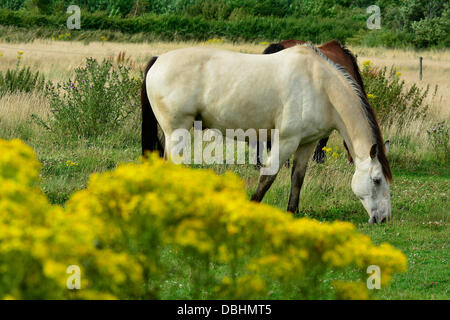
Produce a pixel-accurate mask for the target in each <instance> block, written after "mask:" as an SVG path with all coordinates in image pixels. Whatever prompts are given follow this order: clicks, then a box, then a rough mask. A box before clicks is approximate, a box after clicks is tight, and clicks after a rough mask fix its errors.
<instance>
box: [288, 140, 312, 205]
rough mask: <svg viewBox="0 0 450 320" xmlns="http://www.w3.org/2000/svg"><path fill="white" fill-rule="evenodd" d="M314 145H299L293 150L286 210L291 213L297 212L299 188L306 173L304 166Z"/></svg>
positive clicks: (305, 166)
mask: <svg viewBox="0 0 450 320" xmlns="http://www.w3.org/2000/svg"><path fill="white" fill-rule="evenodd" d="M314 145H315V143H309V144H306V145H301V146H299V147H298V148H297V151H296V152H295V155H294V163H293V165H292V174H291V193H290V195H289V203H288V208H287V211H290V212H293V213H297V212H298V203H299V199H300V190H301V189H302V185H303V180H304V179H305V174H306V168H307V166H308V160H309V158H310V157H311V153H312V152H313V150H314Z"/></svg>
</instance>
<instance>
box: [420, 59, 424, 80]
mask: <svg viewBox="0 0 450 320" xmlns="http://www.w3.org/2000/svg"><path fill="white" fill-rule="evenodd" d="M422 60H423V57H420V58H419V78H420V80H422Z"/></svg>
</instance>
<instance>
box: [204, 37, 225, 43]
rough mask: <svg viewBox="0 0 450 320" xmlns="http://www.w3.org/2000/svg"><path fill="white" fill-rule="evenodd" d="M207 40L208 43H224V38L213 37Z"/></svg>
mask: <svg viewBox="0 0 450 320" xmlns="http://www.w3.org/2000/svg"><path fill="white" fill-rule="evenodd" d="M206 42H207V43H222V42H223V39H222V38H212V39H208V40H207V41H206Z"/></svg>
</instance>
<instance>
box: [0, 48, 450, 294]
mask: <svg viewBox="0 0 450 320" xmlns="http://www.w3.org/2000/svg"><path fill="white" fill-rule="evenodd" d="M193 45H198V44H194V43H147V44H124V43H120V44H119V43H109V42H106V43H90V44H88V45H86V44H83V43H78V42H55V41H36V42H33V43H26V44H24V43H1V42H0V52H1V53H3V56H2V57H0V70H5V69H7V68H11V67H13V66H14V65H15V63H16V61H17V60H16V59H17V58H16V57H17V51H23V52H24V55H23V59H22V60H23V61H22V62H23V65H25V66H27V65H29V66H31V68H32V69H33V70H39V71H41V72H43V73H44V74H45V76H46V77H47V78H48V79H50V80H54V81H61V80H67V79H68V78H70V77H72V75H73V70H74V69H75V68H76V67H77V66H79V65H81V63H82V62H83V61H84V59H85V58H86V57H90V56H92V57H95V58H99V59H102V58H106V57H110V56H113V57H116V56H117V55H118V53H119V52H120V51H125V52H126V53H127V55H128V56H130V57H131V59H132V60H133V62H134V68H135V69H136V72H138V70H140V69H142V67H143V65H144V64H145V63H146V62H147V60H148V59H149V57H150V56H151V55H156V54H161V53H163V52H165V51H168V50H171V49H175V48H181V47H187V46H193ZM201 45H208V46H218V47H221V48H226V49H230V50H236V51H242V52H249V53H260V52H262V51H263V49H264V47H265V45H264V44H231V43H202V44H201ZM351 49H352V50H353V51H354V52H355V53H356V54H358V60H359V61H360V62H361V61H363V60H367V59H369V60H371V61H372V62H373V64H374V65H375V66H385V65H386V66H388V67H390V66H391V65H395V66H396V67H397V69H398V71H400V72H401V73H402V76H401V78H402V79H404V80H405V81H406V82H407V83H408V84H412V83H419V81H418V57H419V56H423V57H424V80H423V81H422V82H421V83H419V85H421V86H425V85H427V84H430V85H432V86H434V85H435V84H438V85H439V89H438V94H437V96H436V97H435V98H434V99H433V100H432V101H431V102H432V105H433V108H432V109H431V110H430V111H429V112H430V116H429V117H428V119H427V120H424V121H422V120H417V119H416V120H411V121H408V122H407V124H406V125H405V126H403V127H401V128H400V127H396V125H395V124H396V122H395V121H394V122H393V125H392V126H389V127H383V133H384V137H385V139H390V140H391V151H390V155H389V158H390V161H391V165H392V168H393V171H394V179H395V180H394V183H393V184H392V187H391V201H392V212H393V221H392V222H391V223H389V224H387V225H376V226H370V225H368V224H367V223H366V222H367V218H368V217H367V214H366V213H365V211H364V208H363V207H362V205H361V204H360V202H359V201H358V200H357V199H356V197H355V196H354V195H353V193H352V191H351V188H350V181H351V175H352V171H353V169H352V167H351V166H350V165H348V164H347V162H346V159H345V151H344V148H343V146H342V144H341V138H340V137H339V135H338V134H336V133H335V134H333V135H332V138H331V139H330V142H329V146H330V147H331V148H332V149H333V150H334V151H336V152H337V153H338V154H339V157H338V158H337V159H328V161H327V162H326V163H325V164H321V165H318V164H315V163H311V162H310V168H309V170H308V173H307V177H306V180H305V184H304V188H303V190H302V195H301V204H300V210H301V214H300V215H307V216H310V217H313V218H315V219H318V220H321V221H333V220H344V221H350V222H353V223H354V224H355V225H356V226H357V228H358V229H359V230H360V231H361V232H363V233H366V234H368V235H369V236H370V237H371V238H372V239H373V240H374V241H375V242H376V243H380V242H384V241H386V242H389V243H391V244H392V245H394V246H396V247H397V248H400V249H401V250H402V251H403V252H404V253H405V254H406V255H407V257H408V261H409V270H408V272H407V273H405V274H402V275H398V276H396V277H395V278H394V280H393V281H392V283H391V286H390V287H389V288H382V289H381V290H380V292H378V293H377V295H376V297H377V298H380V299H448V298H449V288H450V268H449V260H450V250H449V248H448V243H449V225H448V222H449V220H448V217H449V212H450V205H449V203H450V201H449V190H450V163H449V159H443V160H437V159H436V157H435V154H434V151H435V150H433V147H432V145H431V144H430V143H429V141H428V138H427V134H426V130H427V129H430V128H431V127H432V125H433V124H435V123H437V122H438V121H442V120H447V121H448V120H449V115H450V113H449V109H450V108H449V106H450V95H449V92H450V77H449V76H448V75H449V74H450V51H448V50H447V51H423V52H415V51H401V50H387V49H380V48H351ZM48 110H49V106H48V102H47V99H46V98H45V97H43V96H41V95H40V94H36V93H32V94H15V95H6V96H4V97H3V98H1V99H0V138H5V139H11V138H20V139H22V140H24V141H25V142H26V143H28V144H29V145H30V146H32V147H33V148H34V149H35V150H36V153H37V155H38V157H39V159H40V161H41V162H42V164H43V166H42V187H43V190H44V191H45V193H46V194H47V196H48V197H49V199H50V200H51V201H52V202H53V203H57V204H64V202H65V201H66V200H67V199H68V197H69V195H70V194H72V193H73V192H75V191H76V190H79V189H82V188H85V187H86V184H87V181H88V177H89V175H90V174H91V173H93V172H102V171H106V170H111V169H113V168H115V167H116V166H117V164H118V163H121V162H130V161H135V160H136V159H137V158H138V157H139V155H140V136H139V130H138V128H137V126H136V125H133V124H132V123H130V125H129V126H126V127H124V128H123V129H121V130H120V131H119V132H117V134H116V135H113V136H110V137H107V138H101V139H97V140H95V141H93V140H89V141H85V140H83V141H61V140H55V139H53V138H52V137H51V136H49V135H48V134H46V133H45V132H44V131H43V129H42V128H41V127H39V126H37V125H36V124H35V123H33V122H32V121H31V114H33V113H36V114H39V115H42V116H45V114H47V112H48ZM398 117H407V115H398ZM67 160H70V161H73V162H74V163H75V165H67V164H66V161H67ZM213 169H214V170H216V171H217V172H219V173H221V172H224V171H225V170H227V169H230V170H232V171H234V172H236V173H237V174H238V175H240V176H241V177H242V178H243V179H244V181H245V183H246V187H247V189H248V191H249V194H251V192H252V191H253V190H254V189H255V188H256V184H257V179H258V171H257V170H256V169H255V168H254V167H253V166H251V165H241V166H233V167H225V166H214V167H213ZM289 177H290V172H289V171H288V169H287V168H283V169H282V170H281V172H280V174H279V176H278V178H277V180H276V182H275V183H274V185H273V186H272V188H271V190H270V191H269V192H268V194H267V195H266V197H265V199H264V202H266V203H268V204H271V205H273V206H276V207H279V208H282V209H285V208H286V207H287V200H288V192H289V186H290V179H289ZM169 258H170V256H169ZM185 282H186V281H185V280H184V279H175V280H174V281H173V282H172V283H169V284H168V285H167V288H165V295H166V297H167V298H177V297H179V296H182V291H183V289H182V288H183V285H184V284H185ZM274 298H276V296H274Z"/></svg>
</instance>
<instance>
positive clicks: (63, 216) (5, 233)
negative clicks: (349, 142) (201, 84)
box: [0, 140, 406, 299]
mask: <svg viewBox="0 0 450 320" xmlns="http://www.w3.org/2000/svg"><path fill="white" fill-rule="evenodd" d="M39 167H40V164H39V163H38V161H37V160H36V157H35V155H34V153H33V151H32V150H31V149H30V148H29V147H27V146H25V145H24V144H23V143H22V142H20V141H18V140H12V141H4V140H0V231H1V232H0V270H2V272H1V273H0V284H1V285H0V298H19V299H21V298H22V299H28V298H40V299H47V298H56V299H59V298H82V299H90V298H122V299H126V298H144V299H145V298H150V299H155V298H161V288H162V287H163V286H164V284H165V283H166V282H168V281H170V280H171V278H172V277H175V276H176V274H174V269H173V268H171V266H170V265H169V264H168V262H167V259H166V258H165V256H167V254H168V252H169V253H170V254H171V255H173V256H175V259H177V260H176V261H178V263H180V264H182V265H183V268H182V269H183V271H184V272H187V273H188V274H189V276H188V288H186V292H185V294H184V295H183V297H184V298H205V297H206V298H233V299H235V298H241V299H248V298H270V297H271V294H270V292H272V291H273V290H278V292H279V294H278V296H279V297H280V298H316V299H317V298H338V299H340V298H343V299H355V298H356V299H365V298H368V297H370V295H369V293H368V290H367V289H366V286H365V279H366V278H367V274H366V268H367V267H368V266H369V265H378V266H379V267H380V269H381V285H382V286H386V285H387V284H388V283H389V282H390V280H391V278H392V276H393V275H394V274H396V273H398V272H404V271H405V270H406V258H405V256H404V255H403V254H402V253H401V252H400V251H399V250H397V249H395V248H393V247H392V246H390V245H389V244H386V243H383V244H381V245H374V244H373V243H372V242H371V240H370V238H369V237H368V236H365V235H363V234H361V233H359V232H358V231H357V230H356V229H355V227H354V226H353V225H352V224H351V223H347V222H333V223H321V222H319V221H316V220H313V219H309V218H301V219H296V218H294V217H293V216H291V215H290V214H287V213H285V212H282V211H280V210H278V209H275V208H273V207H270V206H267V205H264V204H257V203H253V202H250V201H248V200H247V194H246V192H245V189H244V186H243V183H242V182H241V180H240V179H239V178H238V177H237V176H235V175H234V174H231V173H226V174H225V175H223V176H218V175H217V174H215V173H213V172H212V171H209V170H194V169H188V168H184V167H181V166H176V165H173V164H169V163H167V162H165V161H164V160H162V159H160V158H158V157H157V156H156V155H151V156H150V157H149V159H148V160H144V161H141V162H140V163H133V164H123V165H120V166H119V167H118V168H117V169H116V170H114V171H111V172H106V173H102V174H94V175H92V176H91V179H90V181H89V184H88V188H87V189H85V190H82V191H79V192H77V193H75V194H74V195H73V196H72V197H71V199H70V200H69V201H68V202H67V204H66V206H65V208H62V207H58V206H52V205H50V204H49V203H48V201H47V199H46V198H45V196H44V195H43V193H42V191H40V190H39V189H38V187H37V185H38V179H39ZM69 265H77V266H79V267H80V269H81V280H82V283H81V289H80V290H68V289H66V282H67V277H68V274H67V273H66V270H67V267H68V266H69ZM217 268H221V270H222V272H216V270H217ZM331 271H333V273H334V274H335V275H336V277H335V279H334V281H333V282H332V283H326V282H325V281H324V278H325V276H326V275H327V274H329V273H330V272H331Z"/></svg>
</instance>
